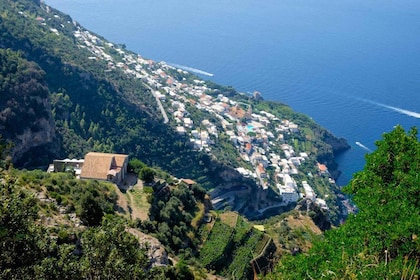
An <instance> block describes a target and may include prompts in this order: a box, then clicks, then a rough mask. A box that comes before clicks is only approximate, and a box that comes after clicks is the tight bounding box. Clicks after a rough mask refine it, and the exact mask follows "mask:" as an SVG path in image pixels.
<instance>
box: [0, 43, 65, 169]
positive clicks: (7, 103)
mask: <svg viewBox="0 0 420 280" xmlns="http://www.w3.org/2000/svg"><path fill="white" fill-rule="evenodd" d="M0 61H1V65H2V66H3V67H2V68H1V69H0V86H1V94H2V98H1V99H0V133H1V134H2V136H3V138H4V140H5V141H6V142H12V143H13V146H12V147H11V150H10V151H9V154H10V156H12V161H13V162H14V163H15V164H17V165H21V166H25V165H27V163H30V162H31V161H35V160H36V161H37V162H39V157H41V158H42V154H45V153H54V149H51V148H52V147H53V146H54V144H56V143H57V141H58V138H57V137H56V133H55V125H54V120H53V117H52V113H51V106H50V102H49V98H48V95H49V92H48V88H47V86H46V84H45V82H44V79H43V76H44V73H43V72H42V71H41V70H40V68H39V67H38V66H37V65H36V64H34V63H31V62H29V61H27V60H25V59H23V58H21V57H20V55H19V54H18V53H15V52H12V51H9V50H0ZM24 155H26V156H29V158H26V159H25V161H23V160H22V159H23V157H24ZM26 156H25V157H26ZM35 157H36V158H35Z"/></svg>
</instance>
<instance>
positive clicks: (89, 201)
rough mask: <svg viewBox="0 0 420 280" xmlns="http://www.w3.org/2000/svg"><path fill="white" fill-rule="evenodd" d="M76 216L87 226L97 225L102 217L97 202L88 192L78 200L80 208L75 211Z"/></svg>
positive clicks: (102, 214) (101, 211)
mask: <svg viewBox="0 0 420 280" xmlns="http://www.w3.org/2000/svg"><path fill="white" fill-rule="evenodd" d="M77 214H78V216H79V218H80V220H82V222H83V223H85V224H86V225H88V226H97V225H99V224H100V223H101V219H102V217H103V216H104V212H103V210H102V208H101V206H100V205H99V203H98V201H97V200H96V199H95V198H94V197H93V196H92V194H91V193H89V192H87V193H85V194H84V195H83V196H82V198H81V199H80V207H79V209H78V210H77Z"/></svg>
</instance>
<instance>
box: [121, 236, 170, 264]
mask: <svg viewBox="0 0 420 280" xmlns="http://www.w3.org/2000/svg"><path fill="white" fill-rule="evenodd" d="M127 231H128V232H129V233H131V234H133V235H134V236H136V237H137V238H138V240H139V243H140V244H141V245H143V246H146V248H147V257H148V259H149V266H150V267H155V266H166V265H169V260H168V253H167V252H166V250H165V247H164V246H163V245H162V243H160V241H159V240H157V239H156V238H154V237H153V236H151V235H148V234H145V233H143V232H141V231H139V230H136V229H133V228H128V229H127Z"/></svg>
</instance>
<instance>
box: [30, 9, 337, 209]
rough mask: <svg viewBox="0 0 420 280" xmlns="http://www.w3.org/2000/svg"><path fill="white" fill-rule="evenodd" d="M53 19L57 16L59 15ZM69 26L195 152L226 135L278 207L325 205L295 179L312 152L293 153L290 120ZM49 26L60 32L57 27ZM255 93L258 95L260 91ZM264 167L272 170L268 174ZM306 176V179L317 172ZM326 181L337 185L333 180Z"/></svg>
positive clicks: (321, 170) (245, 171) (323, 170)
mask: <svg viewBox="0 0 420 280" xmlns="http://www.w3.org/2000/svg"><path fill="white" fill-rule="evenodd" d="M54 17H55V18H59V16H58V15H54ZM37 21H39V22H40V23H41V24H43V25H46V23H47V22H48V21H46V20H45V19H43V18H37ZM68 23H69V22H68ZM73 25H74V26H75V28H76V31H74V37H75V39H76V40H77V41H78V43H79V47H80V48H85V49H87V50H89V51H90V53H91V56H89V57H87V58H86V59H88V60H102V61H105V62H106V63H105V65H106V67H105V69H104V71H105V72H111V71H118V70H121V71H123V72H124V73H126V74H127V75H128V76H130V77H132V78H134V79H141V80H142V81H143V82H144V84H145V85H146V86H147V87H148V88H149V89H150V90H151V92H152V94H153V96H154V97H155V99H156V102H157V105H158V108H159V110H160V111H161V113H162V119H163V122H165V123H168V122H170V123H171V124H172V123H173V124H175V125H174V129H175V130H176V132H177V133H178V134H180V135H184V136H187V137H188V139H189V141H190V144H191V145H192V147H193V148H194V149H195V150H200V151H204V152H207V153H209V154H211V152H212V148H213V147H214V145H216V144H217V142H218V139H219V136H220V135H221V134H224V135H225V136H227V137H228V138H229V139H230V141H231V142H232V143H233V144H234V146H235V147H236V149H237V152H238V154H239V155H240V158H241V160H242V162H243V163H244V164H243V166H238V167H237V168H236V170H237V171H238V172H239V173H240V174H241V175H242V176H243V177H246V178H252V179H254V180H255V182H256V183H257V184H258V185H259V186H260V187H261V188H262V189H263V190H267V189H268V188H272V189H273V190H274V191H276V192H277V193H278V194H280V196H281V197H282V203H281V205H287V204H289V203H295V202H297V201H298V200H299V199H300V198H302V197H306V198H309V199H311V200H312V201H314V202H316V203H317V204H318V205H319V206H320V207H322V208H324V209H328V206H327V205H326V202H325V200H324V199H322V198H319V197H318V196H317V194H316V193H315V192H314V190H313V188H312V187H311V185H310V184H311V183H310V182H308V180H302V181H300V182H296V180H295V179H294V178H293V175H297V174H299V167H300V166H301V164H302V163H303V162H305V160H307V159H308V158H309V156H310V152H309V151H307V152H300V153H296V152H295V151H294V148H293V147H292V145H290V144H289V143H288V141H287V140H286V138H290V137H289V136H291V135H292V136H293V134H296V133H299V126H298V125H297V124H295V123H294V122H293V120H288V119H280V118H278V117H277V116H275V115H273V114H271V113H269V112H266V111H258V112H254V111H253V110H252V108H251V106H250V105H249V104H246V103H244V102H237V101H235V100H233V99H231V98H228V97H227V96H224V95H223V94H217V95H215V94H214V93H215V91H216V90H215V89H212V88H210V87H208V86H207V84H206V82H205V81H203V80H200V79H198V78H196V79H194V80H192V81H190V80H188V81H187V78H189V77H191V76H190V75H189V73H188V72H186V71H185V70H183V69H178V68H176V67H174V66H171V65H169V64H167V63H165V62H155V61H153V60H150V59H145V58H143V57H141V56H140V55H136V54H133V53H131V52H128V51H126V50H124V49H123V48H121V47H119V46H117V45H114V44H112V43H110V42H106V41H104V40H103V39H100V38H98V37H97V36H96V35H94V34H92V33H90V32H89V31H87V30H84V29H82V28H81V27H80V26H79V25H78V24H77V23H76V22H73ZM50 30H51V32H52V33H54V34H55V35H57V36H60V31H59V30H57V29H56V28H51V29H50ZM175 75H176V77H175ZM186 77H187V78H186ZM212 93H213V94H212ZM254 95H256V97H257V98H258V97H260V96H259V93H258V92H255V93H254ZM191 108H193V110H200V111H202V112H206V114H207V115H210V116H212V118H211V120H212V121H211V120H210V118H209V119H204V120H201V122H200V121H198V120H195V119H193V118H192V116H191V112H190V111H189V110H191ZM214 120H217V122H215V121H214ZM273 127H274V130H273ZM267 168H270V169H272V170H274V173H273V172H272V173H271V175H270V174H269V172H267ZM315 168H316V170H318V175H320V176H324V177H331V176H329V173H328V169H327V167H326V166H325V165H324V164H321V163H317V166H316V167H315ZM307 175H308V177H309V178H310V177H311V176H314V175H316V174H310V173H309V174H307ZM329 182H330V183H331V184H335V182H334V180H333V179H332V178H329ZM214 202H215V201H214Z"/></svg>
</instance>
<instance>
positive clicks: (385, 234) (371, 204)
mask: <svg viewBox="0 0 420 280" xmlns="http://www.w3.org/2000/svg"><path fill="white" fill-rule="evenodd" d="M383 137H384V138H383V140H381V141H378V142H377V143H376V145H377V147H378V148H377V150H376V151H374V152H372V153H371V154H369V155H367V156H366V165H365V168H364V170H363V171H361V172H358V173H356V174H355V175H354V178H353V179H352V181H351V182H350V184H349V185H348V186H347V187H346V188H345V191H347V192H348V193H350V194H351V195H352V196H353V200H354V202H355V203H356V205H357V206H358V208H359V211H358V213H357V214H356V215H352V216H350V217H349V218H348V220H347V221H346V223H345V224H344V225H342V226H341V227H339V228H338V229H334V230H330V231H328V232H326V234H325V238H324V240H322V241H319V242H315V243H314V246H313V248H312V249H311V250H310V251H309V252H308V253H307V254H301V255H299V256H297V257H286V256H285V257H283V258H282V259H281V261H280V263H279V264H278V265H277V267H276V269H275V271H274V273H273V274H271V275H270V276H268V277H267V278H268V279H320V278H325V279H416V277H418V276H419V274H420V269H419V258H420V240H419V238H418V236H419V235H420V231H419V230H420V228H419V225H420V215H419V213H420V204H419V200H418V197H419V194H420V181H419V178H420V177H419V174H420V142H419V141H418V138H417V130H416V129H414V128H413V129H412V130H411V131H409V132H408V133H406V132H405V131H404V129H403V128H401V127H400V126H397V127H396V128H395V129H394V130H393V131H392V132H390V133H386V134H384V136H383Z"/></svg>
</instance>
